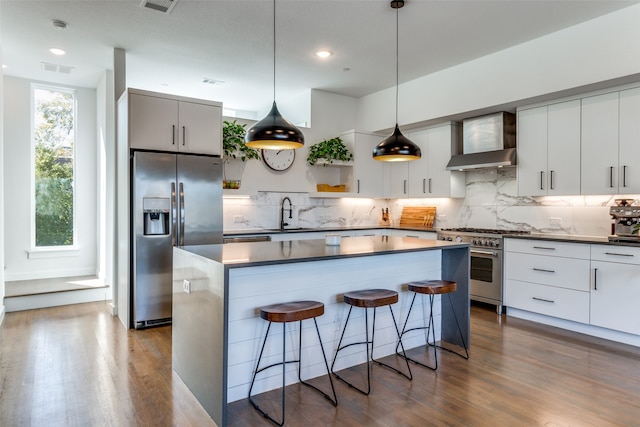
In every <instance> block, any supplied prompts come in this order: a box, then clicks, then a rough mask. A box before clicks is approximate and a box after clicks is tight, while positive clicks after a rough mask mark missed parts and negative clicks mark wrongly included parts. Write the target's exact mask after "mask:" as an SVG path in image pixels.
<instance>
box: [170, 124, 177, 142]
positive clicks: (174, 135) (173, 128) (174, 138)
mask: <svg viewBox="0 0 640 427" xmlns="http://www.w3.org/2000/svg"><path fill="white" fill-rule="evenodd" d="M171 145H176V125H171Z"/></svg>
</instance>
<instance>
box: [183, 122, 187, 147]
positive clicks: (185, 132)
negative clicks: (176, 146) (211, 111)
mask: <svg viewBox="0 0 640 427" xmlns="http://www.w3.org/2000/svg"><path fill="white" fill-rule="evenodd" d="M186 142H187V130H186V126H182V146H183V147H184V144H185V143H186Z"/></svg>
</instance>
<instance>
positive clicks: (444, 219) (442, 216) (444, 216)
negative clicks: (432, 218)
mask: <svg viewBox="0 0 640 427" xmlns="http://www.w3.org/2000/svg"><path fill="white" fill-rule="evenodd" d="M436 219H437V220H438V221H446V220H447V216H446V215H438V216H437V217H436Z"/></svg>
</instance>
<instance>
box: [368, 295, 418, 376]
mask: <svg viewBox="0 0 640 427" xmlns="http://www.w3.org/2000/svg"><path fill="white" fill-rule="evenodd" d="M388 307H389V311H391V318H392V319H393V327H394V328H395V329H396V335H397V336H398V343H399V344H400V347H402V355H401V357H404V361H405V363H406V364H407V372H409V374H408V375H407V374H405V373H404V372H402V371H401V370H399V369H397V368H394V367H393V366H391V365H387V364H386V363H384V362H380V361H379V360H376V359H374V358H373V346H374V344H373V341H374V336H375V333H376V309H375V307H374V308H373V334H372V336H371V360H373V361H374V362H375V363H377V364H378V365H381V366H384V367H385V368H388V369H391V370H392V371H395V372H397V373H398V374H400V375H402V376H403V377H405V378H406V379H408V380H412V379H413V374H412V373H411V368H410V367H409V362H408V360H407V355H406V354H405V352H404V345H403V344H402V336H401V335H400V330H399V329H398V324H397V323H396V316H395V315H394V314H393V309H392V308H391V305H389V306H388ZM396 348H397V347H396Z"/></svg>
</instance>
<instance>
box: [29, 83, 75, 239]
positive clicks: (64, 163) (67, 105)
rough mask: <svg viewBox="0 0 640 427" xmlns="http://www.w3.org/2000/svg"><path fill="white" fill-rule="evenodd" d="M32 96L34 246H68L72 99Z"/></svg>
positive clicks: (70, 233)
mask: <svg viewBox="0 0 640 427" xmlns="http://www.w3.org/2000/svg"><path fill="white" fill-rule="evenodd" d="M34 92H35V112H34V113H35V115H34V119H35V220H36V221H35V222H36V224H35V225H36V233H35V234H36V246H69V245H73V223H74V219H73V163H74V159H73V145H74V135H75V132H74V116H75V115H74V95H73V94H72V93H68V92H58V91H53V90H47V89H36V90H35V91H34Z"/></svg>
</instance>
